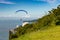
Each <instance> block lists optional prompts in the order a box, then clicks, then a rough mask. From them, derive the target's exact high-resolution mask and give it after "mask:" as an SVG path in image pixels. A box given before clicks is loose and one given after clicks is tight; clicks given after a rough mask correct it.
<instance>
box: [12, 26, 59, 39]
mask: <svg viewBox="0 0 60 40" xmlns="http://www.w3.org/2000/svg"><path fill="white" fill-rule="evenodd" d="M12 40H60V26H55V27H51V28H48V29H46V30H41V31H40V30H38V31H36V32H31V33H28V34H25V35H22V36H20V37H19V38H16V39H12Z"/></svg>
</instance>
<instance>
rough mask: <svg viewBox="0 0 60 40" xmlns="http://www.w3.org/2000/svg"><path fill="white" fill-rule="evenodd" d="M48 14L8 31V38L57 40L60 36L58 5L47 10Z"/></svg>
mask: <svg viewBox="0 0 60 40" xmlns="http://www.w3.org/2000/svg"><path fill="white" fill-rule="evenodd" d="M48 12H49V13H48V15H45V16H43V17H42V18H39V19H37V21H36V22H33V23H31V24H27V25H25V26H24V27H22V26H20V27H18V28H16V29H14V31H15V33H14V34H13V33H12V32H11V31H9V39H10V40H12V39H13V40H17V39H18V40H40V39H41V40H54V39H55V40H59V38H60V34H59V33H60V32H59V31H60V27H59V26H60V5H59V6H58V7H57V8H56V9H52V10H51V11H48Z"/></svg>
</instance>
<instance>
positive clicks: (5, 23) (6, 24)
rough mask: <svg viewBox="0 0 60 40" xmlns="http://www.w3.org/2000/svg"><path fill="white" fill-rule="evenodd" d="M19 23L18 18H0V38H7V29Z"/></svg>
mask: <svg viewBox="0 0 60 40" xmlns="http://www.w3.org/2000/svg"><path fill="white" fill-rule="evenodd" d="M21 24H22V22H21V21H20V20H0V40H9V30H10V29H13V28H15V27H16V25H21Z"/></svg>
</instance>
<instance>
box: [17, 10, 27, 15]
mask: <svg viewBox="0 0 60 40" xmlns="http://www.w3.org/2000/svg"><path fill="white" fill-rule="evenodd" d="M20 11H23V12H25V13H26V14H28V12H27V11H26V10H17V11H16V13H18V12H20Z"/></svg>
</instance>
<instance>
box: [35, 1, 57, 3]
mask: <svg viewBox="0 0 60 40" xmlns="http://www.w3.org/2000/svg"><path fill="white" fill-rule="evenodd" d="M35 1H44V2H47V3H55V2H56V1H57V0H35Z"/></svg>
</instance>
